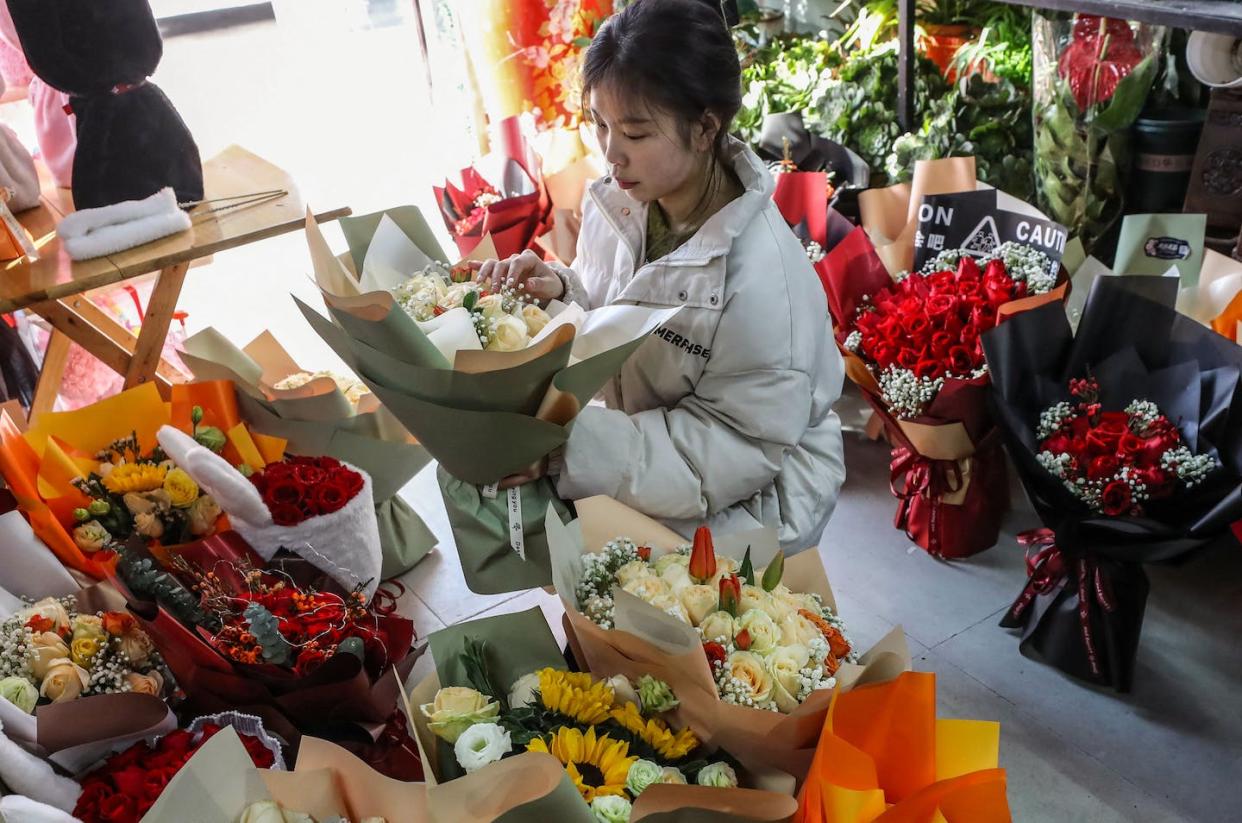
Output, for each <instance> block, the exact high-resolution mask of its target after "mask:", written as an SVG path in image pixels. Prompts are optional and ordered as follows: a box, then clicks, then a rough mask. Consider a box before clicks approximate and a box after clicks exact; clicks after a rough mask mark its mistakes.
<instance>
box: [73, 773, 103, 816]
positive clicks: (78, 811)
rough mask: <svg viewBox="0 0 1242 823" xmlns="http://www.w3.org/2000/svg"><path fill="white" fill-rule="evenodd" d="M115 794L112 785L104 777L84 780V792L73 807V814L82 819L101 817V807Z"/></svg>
mask: <svg viewBox="0 0 1242 823" xmlns="http://www.w3.org/2000/svg"><path fill="white" fill-rule="evenodd" d="M112 794H113V789H112V786H111V785H109V784H108V783H107V781H105V780H103V779H90V778H88V779H87V780H84V781H82V794H80V795H78V802H77V804H76V805H74V807H73V816H74V817H77V818H80V819H82V820H93V819H95V818H97V817H99V807H100V805H101V804H102V803H103V801H104V800H106V799H107V798H109V797H111V796H112Z"/></svg>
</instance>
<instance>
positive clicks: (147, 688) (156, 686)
mask: <svg viewBox="0 0 1242 823" xmlns="http://www.w3.org/2000/svg"><path fill="white" fill-rule="evenodd" d="M125 685H127V686H129V690H130V691H131V692H134V693H135V694H149V695H151V696H152V697H159V696H160V694H161V693H162V692H163V691H164V678H163V676H162V675H160V673H159V672H157V671H152V672H151V673H150V674H138V673H137V672H129V673H128V674H126V675H125Z"/></svg>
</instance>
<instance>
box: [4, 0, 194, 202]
mask: <svg viewBox="0 0 1242 823" xmlns="http://www.w3.org/2000/svg"><path fill="white" fill-rule="evenodd" d="M8 4H9V11H10V12H11V13H12V16H13V23H14V25H15V27H16V29H17V35H18V38H19V39H20V40H21V44H22V50H23V51H24V52H25V53H26V60H27V62H29V63H30V67H31V69H32V70H33V71H34V72H35V74H37V75H39V77H40V78H42V79H43V81H44V82H46V83H47V84H48V85H49V86H51V87H52V88H55V89H58V90H60V91H62V92H64V93H66V94H68V95H69V96H70V101H69V105H70V107H71V108H72V109H73V113H74V114H75V115H76V116H77V137H78V145H77V152H76V154H75V156H74V160H73V199H74V204H75V206H76V207H77V208H79V209H85V208H94V207H97V206H106V205H109V204H112V203H118V202H121V201H124V200H136V199H141V198H144V197H148V196H150V195H152V194H154V193H155V192H157V191H159V190H160V189H162V188H164V187H165V186H171V187H172V188H173V189H174V190H175V191H176V193H177V200H178V202H188V201H194V200H201V199H202V197H203V169H202V162H201V161H200V159H199V154H198V146H197V145H195V143H194V138H193V137H192V136H191V135H190V130H189V129H188V128H187V127H186V125H185V122H184V121H183V120H182V119H181V115H180V114H178V113H177V110H176V109H175V108H174V107H173V105H172V103H171V102H170V101H169V99H168V97H167V96H165V94H164V92H162V91H161V90H160V88H159V87H158V86H156V85H155V84H154V83H151V82H149V81H148V80H147V78H148V77H150V75H151V74H153V73H154V72H155V69H156V67H157V66H158V65H159V62H160V58H161V57H162V55H163V51H164V46H163V42H162V40H161V39H160V32H159V28H158V27H157V26H156V23H155V17H154V15H153V14H152V13H151V7H150V6H149V5H148V2H147V0H104V2H100V0H8ZM203 71H204V76H206V75H207V74H208V73H209V67H204V69H203Z"/></svg>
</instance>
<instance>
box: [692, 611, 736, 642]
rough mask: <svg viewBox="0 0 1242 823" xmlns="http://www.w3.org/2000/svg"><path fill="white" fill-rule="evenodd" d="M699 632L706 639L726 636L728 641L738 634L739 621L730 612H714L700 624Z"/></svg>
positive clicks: (725, 640)
mask: <svg viewBox="0 0 1242 823" xmlns="http://www.w3.org/2000/svg"><path fill="white" fill-rule="evenodd" d="M699 632H700V633H701V634H702V635H703V639H704V640H707V641H712V640H720V639H721V638H724V642H726V643H727V642H728V641H730V640H732V639H733V636H734V635H736V634H737V621H736V620H734V618H733V615H731V614H729V613H728V612H712V613H711V614H709V615H708V616H707V617H705V618H703V622H702V623H700V624H699Z"/></svg>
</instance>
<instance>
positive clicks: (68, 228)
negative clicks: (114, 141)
mask: <svg viewBox="0 0 1242 823" xmlns="http://www.w3.org/2000/svg"><path fill="white" fill-rule="evenodd" d="M189 228H190V216H189V215H188V214H186V213H185V212H184V211H182V210H181V209H180V208H179V207H178V206H177V195H176V193H174V192H173V190H172V189H171V188H163V189H160V190H159V191H157V192H156V193H155V194H153V195H151V196H150V197H148V198H146V199H145V200H127V201H126V202H124V203H115V204H113V205H111V206H100V207H99V208H97V209H83V210H82V211H76V212H74V213H72V214H68V215H66V216H65V218H64V219H63V220H61V221H60V225H58V226H57V227H56V231H57V233H58V234H59V235H60V241H61V245H63V246H64V247H65V251H67V252H68V253H69V256H70V257H71V258H73V259H74V260H89V259H91V258H93V257H102V256H104V255H105V254H116V253H117V252H120V251H125V250H126V249H132V248H134V247H135V246H141V245H142V244H144V243H150V242H151V241H152V240H159V239H160V238H161V237H167V236H168V235H170V234H176V233H177V232H180V231H185V230H187V229H189Z"/></svg>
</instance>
